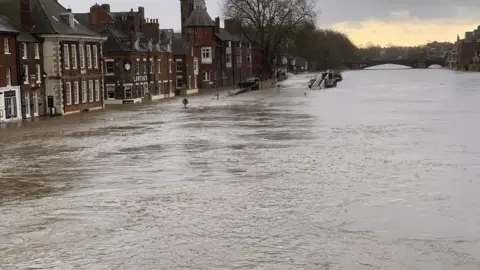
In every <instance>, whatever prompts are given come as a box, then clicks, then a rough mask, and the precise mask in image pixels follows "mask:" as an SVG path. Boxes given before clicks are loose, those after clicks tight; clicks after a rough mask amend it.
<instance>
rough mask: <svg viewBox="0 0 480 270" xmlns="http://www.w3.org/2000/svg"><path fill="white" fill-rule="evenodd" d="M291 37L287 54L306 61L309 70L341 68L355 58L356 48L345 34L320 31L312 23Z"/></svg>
mask: <svg viewBox="0 0 480 270" xmlns="http://www.w3.org/2000/svg"><path fill="white" fill-rule="evenodd" d="M293 36H294V42H293V46H292V47H290V48H289V50H288V52H289V53H290V54H291V55H295V56H300V57H302V58H304V59H305V60H307V61H308V63H309V66H310V69H311V70H317V69H328V68H335V69H337V68H342V67H343V66H344V64H345V62H347V61H350V60H354V58H355V57H356V55H355V54H356V51H357V47H356V46H355V45H354V44H353V43H352V42H351V40H350V39H349V38H348V37H347V36H346V35H345V34H343V33H340V32H337V31H334V30H325V29H320V28H318V27H317V26H316V25H315V24H314V23H307V24H305V25H303V27H301V28H300V29H299V30H298V31H297V32H295V33H294V35H293Z"/></svg>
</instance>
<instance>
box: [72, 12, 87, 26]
mask: <svg viewBox="0 0 480 270" xmlns="http://www.w3.org/2000/svg"><path fill="white" fill-rule="evenodd" d="M89 14H90V13H75V14H73V15H75V18H76V19H77V20H78V21H79V22H80V23H82V24H84V25H88V17H89V16H90V15H89Z"/></svg>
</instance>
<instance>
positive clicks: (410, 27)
mask: <svg viewBox="0 0 480 270" xmlns="http://www.w3.org/2000/svg"><path fill="white" fill-rule="evenodd" d="M361 25H362V26H361V27H357V28H352V27H350V26H349V24H348V23H337V24H334V25H333V26H332V28H333V29H335V30H338V31H341V32H344V33H345V34H347V35H348V36H349V37H350V39H351V40H352V41H353V42H354V43H355V44H356V45H358V46H360V45H362V44H363V45H364V44H367V43H369V42H373V43H374V44H380V45H387V44H389V43H391V44H394V45H399V46H408V45H422V44H425V43H427V42H430V41H434V40H437V41H450V42H452V41H454V40H455V39H456V37H457V34H460V35H461V36H462V33H464V32H465V31H468V30H473V29H475V28H476V27H477V26H476V23H475V22H472V21H469V20H433V19H430V20H421V19H413V20H410V21H400V22H399V21H395V22H388V21H380V20H368V21H365V22H362V23H361Z"/></svg>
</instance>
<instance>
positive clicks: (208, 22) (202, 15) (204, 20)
mask: <svg viewBox="0 0 480 270" xmlns="http://www.w3.org/2000/svg"><path fill="white" fill-rule="evenodd" d="M184 26H185V27H195V26H212V27H215V22H214V21H213V20H212V18H211V17H210V15H208V12H207V10H205V9H195V10H194V11H192V13H191V14H190V16H189V17H188V19H187V20H186V21H185V25H184Z"/></svg>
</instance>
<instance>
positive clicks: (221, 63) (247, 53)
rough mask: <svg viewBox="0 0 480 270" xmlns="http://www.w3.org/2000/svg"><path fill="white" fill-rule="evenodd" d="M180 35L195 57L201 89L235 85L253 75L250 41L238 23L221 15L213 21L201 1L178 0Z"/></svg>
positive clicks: (252, 56)
mask: <svg viewBox="0 0 480 270" xmlns="http://www.w3.org/2000/svg"><path fill="white" fill-rule="evenodd" d="M180 9H181V20H182V21H181V23H182V37H183V39H184V40H185V41H186V42H188V43H190V44H192V46H193V55H194V57H195V58H197V59H198V61H199V62H198V65H199V66H198V70H199V75H200V76H199V77H198V78H197V80H198V85H199V87H200V88H203V89H205V88H215V87H224V86H232V85H236V84H238V83H239V82H240V81H243V80H245V79H247V78H249V77H251V76H254V75H256V74H254V73H253V70H254V52H253V49H252V43H251V42H250V40H249V39H247V37H245V35H244V34H243V33H242V29H241V27H240V25H239V23H238V22H237V21H235V20H225V22H224V26H225V27H224V28H222V27H221V26H220V18H218V17H217V18H215V20H212V18H211V17H210V15H209V14H208V12H207V7H206V4H205V1H204V0H180Z"/></svg>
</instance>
